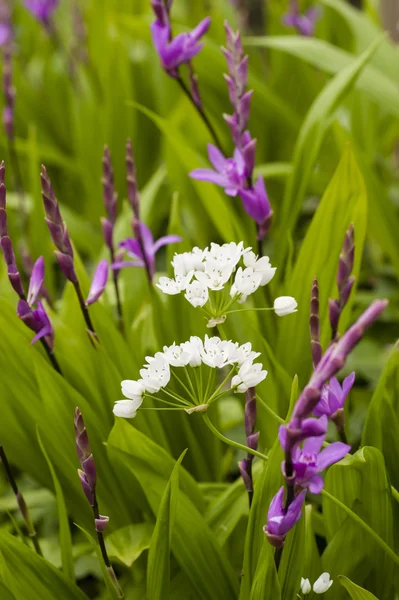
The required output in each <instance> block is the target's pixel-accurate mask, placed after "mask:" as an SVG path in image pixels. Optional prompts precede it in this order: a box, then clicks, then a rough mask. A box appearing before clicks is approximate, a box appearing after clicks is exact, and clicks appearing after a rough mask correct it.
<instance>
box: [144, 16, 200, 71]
mask: <svg viewBox="0 0 399 600" xmlns="http://www.w3.org/2000/svg"><path fill="white" fill-rule="evenodd" d="M210 24H211V19H210V18H209V17H206V19H203V20H202V21H201V22H200V23H199V24H198V25H197V27H196V28H195V29H193V30H192V31H191V32H190V33H180V34H179V35H177V36H176V37H175V38H174V39H171V27H170V24H169V23H162V22H160V21H158V20H157V21H155V23H152V25H151V35H152V41H153V44H154V46H155V48H156V50H157V52H158V55H159V58H160V59H161V63H162V66H163V68H164V69H165V71H167V72H168V73H169V74H170V75H174V72H175V70H176V69H177V68H178V67H180V66H181V65H183V64H185V63H188V62H189V61H190V60H191V59H192V58H194V56H196V55H197V54H198V53H199V52H200V51H201V49H202V47H203V44H200V43H199V40H200V38H201V37H202V36H203V35H204V34H205V33H206V32H207V31H208V29H209V26H210Z"/></svg>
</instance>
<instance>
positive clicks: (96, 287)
mask: <svg viewBox="0 0 399 600" xmlns="http://www.w3.org/2000/svg"><path fill="white" fill-rule="evenodd" d="M107 281H108V262H107V261H106V260H105V259H103V260H101V261H100V262H99V263H98V266H97V269H96V271H95V273H94V276H93V280H92V282H91V286H90V290H89V295H88V296H87V299H86V306H90V304H94V302H97V300H98V299H99V298H100V296H101V295H102V293H103V291H104V290H105V286H106V285H107Z"/></svg>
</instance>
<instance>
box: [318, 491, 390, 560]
mask: <svg viewBox="0 0 399 600" xmlns="http://www.w3.org/2000/svg"><path fill="white" fill-rule="evenodd" d="M321 493H322V495H323V496H324V497H325V498H328V499H329V500H331V502H334V504H336V505H337V506H339V508H341V509H342V510H343V511H344V512H346V514H347V515H348V516H349V517H351V519H353V520H354V521H356V523H358V525H360V527H362V528H363V529H364V530H365V531H367V533H369V534H370V535H371V537H373V538H374V540H375V541H376V542H377V544H378V545H379V546H380V548H382V549H383V550H384V551H385V552H386V553H387V554H388V556H390V557H391V559H392V560H393V561H394V562H395V563H396V564H397V565H399V556H398V555H397V554H396V553H395V552H394V550H393V549H392V548H391V547H390V546H388V544H387V543H386V542H385V540H383V539H382V538H381V537H380V536H379V535H378V533H376V532H375V531H374V529H372V528H371V527H370V525H368V524H367V523H366V522H365V521H363V519H361V518H360V517H359V515H357V514H356V513H355V512H353V510H351V509H350V508H348V507H347V506H346V505H345V504H344V503H343V502H341V500H338V498H335V496H333V495H332V494H330V493H329V492H327V490H322V491H321Z"/></svg>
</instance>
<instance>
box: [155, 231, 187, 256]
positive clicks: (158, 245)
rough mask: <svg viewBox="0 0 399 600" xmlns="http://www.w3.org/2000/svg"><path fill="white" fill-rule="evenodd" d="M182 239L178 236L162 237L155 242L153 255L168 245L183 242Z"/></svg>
mask: <svg viewBox="0 0 399 600" xmlns="http://www.w3.org/2000/svg"><path fill="white" fill-rule="evenodd" d="M181 241H182V238H181V237H180V236H178V235H165V236H163V237H160V238H159V240H157V241H156V242H155V244H154V245H153V247H152V250H153V253H154V254H156V253H157V252H158V250H159V249H160V248H162V246H167V245H168V244H177V243H178V242H181Z"/></svg>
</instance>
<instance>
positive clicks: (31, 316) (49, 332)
mask: <svg viewBox="0 0 399 600" xmlns="http://www.w3.org/2000/svg"><path fill="white" fill-rule="evenodd" d="M17 315H18V316H19V318H20V319H21V321H23V322H24V323H25V325H27V327H29V329H31V330H32V331H34V332H35V333H36V335H35V337H34V338H33V340H32V342H31V343H32V344H34V343H35V342H37V341H38V340H40V339H42V338H46V342H47V344H48V346H49V348H50V350H52V349H53V347H54V329H53V326H52V324H51V321H50V319H49V318H48V315H47V313H46V311H45V308H44V306H43V304H42V303H41V302H40V300H39V301H38V303H37V308H35V309H33V310H32V309H31V307H30V306H29V304H28V303H27V302H26V300H20V301H19V302H18V307H17Z"/></svg>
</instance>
